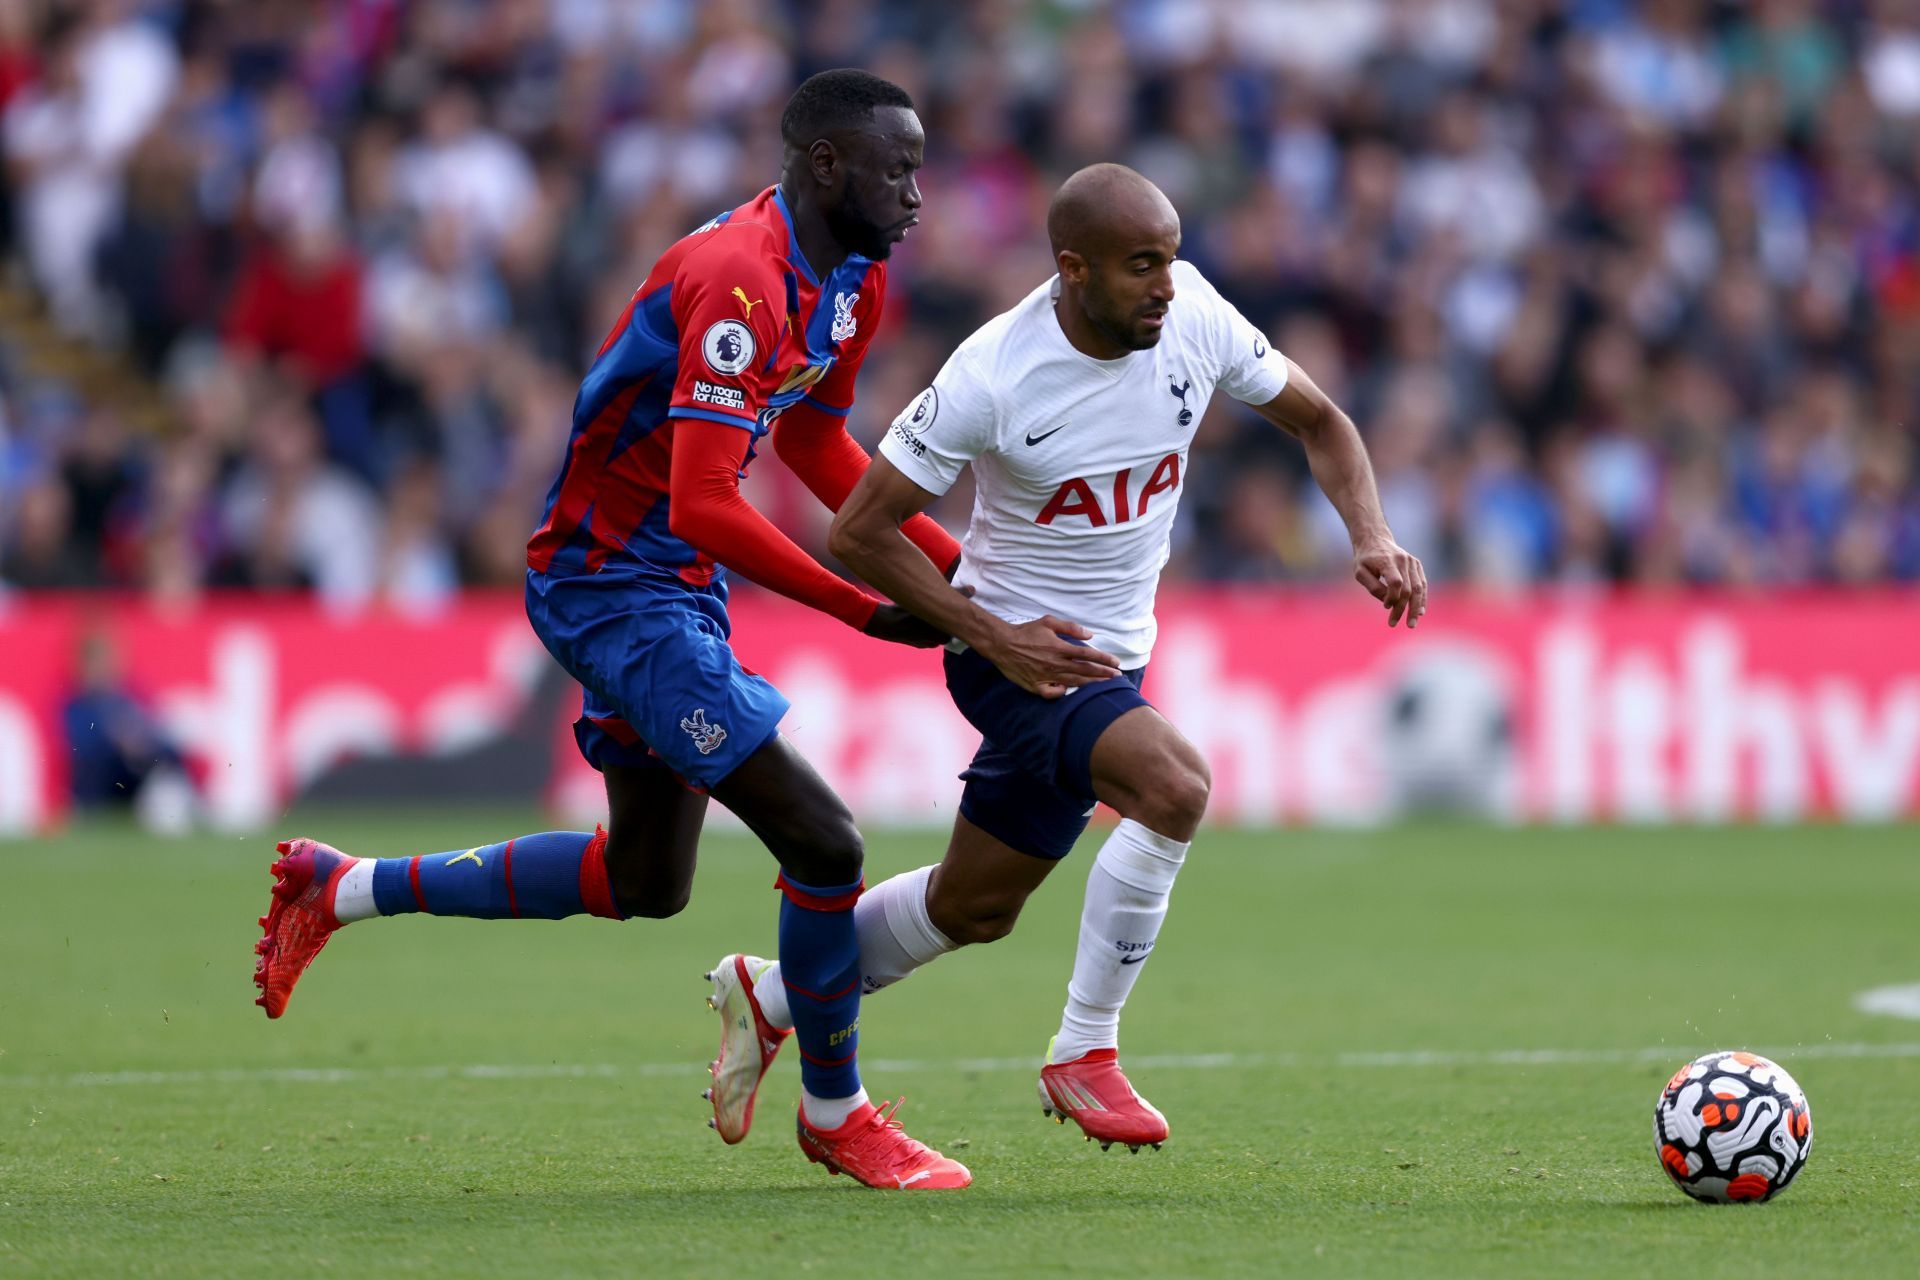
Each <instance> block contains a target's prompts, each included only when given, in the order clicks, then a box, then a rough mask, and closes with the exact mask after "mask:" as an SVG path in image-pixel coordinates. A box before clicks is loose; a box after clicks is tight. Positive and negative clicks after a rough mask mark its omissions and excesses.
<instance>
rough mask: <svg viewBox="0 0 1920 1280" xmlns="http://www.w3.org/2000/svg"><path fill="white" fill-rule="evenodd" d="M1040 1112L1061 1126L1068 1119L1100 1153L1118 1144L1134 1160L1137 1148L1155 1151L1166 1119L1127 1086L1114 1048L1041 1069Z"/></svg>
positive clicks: (1162, 1138) (1164, 1131)
mask: <svg viewBox="0 0 1920 1280" xmlns="http://www.w3.org/2000/svg"><path fill="white" fill-rule="evenodd" d="M1048 1049H1049V1053H1048V1055H1047V1056H1048V1057H1052V1056H1053V1055H1052V1053H1051V1049H1052V1046H1051V1045H1049V1046H1048ZM1040 1109H1041V1110H1042V1111H1043V1112H1045V1113H1046V1114H1047V1115H1049V1116H1051V1117H1053V1118H1054V1119H1055V1120H1056V1121H1058V1122H1059V1123H1061V1124H1065V1123H1066V1122H1067V1120H1068V1119H1069V1118H1071V1119H1072V1120H1073V1122H1074V1123H1075V1124H1077V1125H1079V1126H1080V1131H1081V1132H1082V1133H1084V1134H1086V1135H1087V1140H1088V1141H1089V1142H1097V1143H1099V1144H1100V1149H1101V1150H1102V1151H1105V1150H1106V1149H1107V1148H1108V1147H1110V1146H1112V1145H1113V1144H1114V1143H1116V1142H1120V1143H1125V1144H1126V1146H1127V1149H1128V1150H1130V1151H1132V1152H1133V1153H1134V1154H1136V1155H1138V1154H1139V1152H1140V1148H1141V1147H1147V1146H1150V1147H1152V1148H1153V1149H1154V1150H1156V1151H1158V1150H1159V1149H1160V1144H1161V1143H1163V1142H1165V1141H1166V1140H1167V1118H1166V1117H1165V1116H1163V1115H1161V1114H1160V1113H1159V1111H1157V1110H1155V1109H1154V1106H1153V1104H1152V1103H1151V1102H1148V1101H1147V1100H1146V1099H1145V1098H1143V1097H1141V1096H1140V1095H1139V1094H1137V1093H1135V1092H1134V1091H1133V1086H1132V1085H1130V1084H1128V1083H1127V1077H1126V1076H1125V1075H1124V1074H1123V1073H1122V1072H1121V1070H1120V1051H1119V1050H1117V1049H1094V1050H1092V1051H1091V1052H1089V1053H1085V1054H1082V1055H1081V1056H1080V1057H1078V1058H1075V1059H1074V1060H1073V1061H1072V1062H1050V1063H1048V1064H1047V1065H1046V1066H1044V1067H1041V1068H1040Z"/></svg>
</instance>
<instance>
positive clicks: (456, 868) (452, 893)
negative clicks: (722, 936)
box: [373, 831, 623, 920]
mask: <svg viewBox="0 0 1920 1280" xmlns="http://www.w3.org/2000/svg"><path fill="white" fill-rule="evenodd" d="M606 847H607V836H606V833H605V832H604V831H593V832H586V831H543V832H541V833H540V834H539V835H532V836H515V837H514V838H513V839H511V840H507V841H504V842H502V843H500V844H486V845H479V846H477V847H475V848H472V849H455V850H450V851H448V852H446V853H433V854H427V855H425V856H422V857H418V858H381V859H378V860H377V861H376V862H375V863H374V868H373V903H374V906H375V907H377V908H379V911H380V914H381V915H383V916H393V915H401V914H404V913H406V912H409V911H422V912H425V913H427V914H428V915H436V916H468V917H471V918H474V919H479V920H508V919H513V920H519V919H528V920H561V919H564V918H565V917H567V916H577V915H581V914H586V913H591V914H593V915H596V916H607V917H610V918H612V919H615V920H619V919H622V918H623V917H622V916H621V915H620V912H619V910H618V908H616V907H615V906H614V902H613V892H612V889H611V888H610V886H609V885H608V882H607V862H606Z"/></svg>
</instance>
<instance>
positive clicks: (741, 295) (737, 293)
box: [733, 285, 766, 320]
mask: <svg viewBox="0 0 1920 1280" xmlns="http://www.w3.org/2000/svg"><path fill="white" fill-rule="evenodd" d="M733 296H734V297H736V298H738V299H740V305H741V306H743V307H745V308H746V309H747V318H748V319H749V320H751V319H752V318H753V309H754V308H755V307H757V306H759V305H760V304H761V303H763V302H765V301H766V299H765V298H755V299H754V300H753V301H751V302H749V301H747V291H746V290H745V289H742V288H741V287H740V286H739V285H735V286H733Z"/></svg>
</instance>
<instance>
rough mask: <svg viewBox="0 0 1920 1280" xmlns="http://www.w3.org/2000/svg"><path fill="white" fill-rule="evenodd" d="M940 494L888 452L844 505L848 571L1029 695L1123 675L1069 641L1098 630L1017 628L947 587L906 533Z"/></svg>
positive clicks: (1064, 624)
mask: <svg viewBox="0 0 1920 1280" xmlns="http://www.w3.org/2000/svg"><path fill="white" fill-rule="evenodd" d="M936 496H937V495H935V494H933V493H931V492H929V491H928V490H926V489H923V488H921V487H920V486H919V485H917V484H915V483H914V482H913V481H911V480H909V479H907V477H906V476H905V475H903V474H901V472H900V470H899V468H897V467H895V466H894V465H893V463H891V462H889V461H888V460H887V458H886V456H885V455H884V454H882V455H881V456H880V457H878V458H875V459H874V460H873V465H872V466H870V467H868V468H867V471H866V474H865V475H863V476H861V477H860V482H859V483H858V484H856V485H855V486H854V488H853V492H852V493H850V494H849V495H847V500H846V501H845V502H844V503H842V504H841V507H840V511H839V514H838V515H836V516H835V517H834V519H833V530H832V532H831V533H830V534H828V537H827V547H828V549H829V550H831V551H832V552H833V554H834V555H836V556H838V557H839V558H840V559H841V561H843V562H844V563H845V564H846V566H847V567H848V568H850V569H852V570H853V571H854V572H855V573H857V574H859V575H860V576H861V577H862V578H864V579H866V580H867V581H868V582H870V583H872V584H873V585H874V586H876V587H878V588H879V589H880V590H882V591H884V592H885V593H886V594H887V595H889V596H891V597H893V598H894V599H895V600H898V601H899V602H900V603H901V604H902V605H905V606H906V607H907V608H908V609H910V610H912V611H913V613H915V614H916V615H918V616H919V617H920V618H922V619H924V620H925V621H926V622H927V623H929V624H930V625H931V626H932V627H933V628H934V629H935V630H937V631H943V632H946V633H947V634H949V635H953V636H955V637H958V638H959V639H960V640H962V641H964V642H965V643H966V644H967V645H968V646H969V647H970V648H972V649H975V650H977V651H978V652H979V653H980V654H981V655H982V656H983V657H985V658H986V659H987V660H988V661H990V662H992V663H993V664H994V665H995V666H997V667H999V668H1000V670H1001V671H1002V672H1004V673H1005V674H1006V676H1007V678H1008V679H1009V680H1012V681H1013V682H1014V683H1015V684H1018V685H1019V686H1020V687H1021V688H1023V689H1025V690H1027V691H1028V692H1029V693H1037V694H1039V695H1040V696H1041V697H1044V698H1057V697H1059V696H1060V695H1061V694H1063V693H1065V692H1066V691H1067V690H1068V689H1069V688H1075V687H1078V686H1080V685H1083V684H1092V683H1093V682H1095V681H1097V680H1111V679H1113V678H1114V677H1115V676H1118V675H1119V674H1120V667H1119V664H1118V662H1116V661H1115V660H1114V658H1113V656H1112V655H1111V654H1106V653H1102V652H1101V651H1100V650H1098V649H1095V648H1092V647H1091V646H1088V645H1084V644H1074V643H1072V641H1071V640H1068V639H1063V638H1062V637H1069V636H1070V637H1072V638H1073V639H1075V640H1088V639H1091V638H1092V633H1091V632H1089V631H1088V630H1087V629H1086V628H1085V627H1082V626H1081V625H1079V624H1078V623H1075V622H1068V621H1067V620H1065V619H1064V618H1056V617H1053V616H1051V615H1049V616H1047V617H1044V618H1041V619H1039V620H1038V621H1035V622H1028V623H1024V624H1022V625H1020V626H1015V625H1013V624H1012V623H1009V622H1004V621H1002V620H1001V619H999V618H996V617H994V616H993V615H992V614H991V613H988V612H987V611H986V610H985V609H982V608H981V607H980V606H979V605H977V604H975V603H973V601H972V600H970V599H968V598H967V596H966V594H965V593H963V592H960V591H956V590H954V589H953V587H952V586H950V585H948V583H947V582H946V580H945V579H944V578H942V577H941V575H940V571H939V570H937V569H935V568H934V567H933V564H932V562H931V561H929V560H928V559H927V558H926V556H924V555H922V554H921V553H920V551H919V549H918V548H916V547H915V546H914V545H913V544H912V543H911V542H909V541H908V540H907V538H906V536H905V535H904V534H903V533H901V531H900V526H901V525H902V524H903V523H904V522H906V521H907V520H908V519H910V518H911V517H913V516H914V515H916V514H918V513H919V512H920V511H922V510H923V509H925V507H926V506H927V504H928V503H930V502H932V501H933V500H934V498H935V497H936Z"/></svg>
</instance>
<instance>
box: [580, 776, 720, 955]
mask: <svg viewBox="0 0 1920 1280" xmlns="http://www.w3.org/2000/svg"><path fill="white" fill-rule="evenodd" d="M600 771H601V774H602V776H603V777H604V778H605V779H606V784H607V853H606V859H607V880H608V882H609V884H610V885H611V887H612V889H613V894H614V901H615V903H616V904H617V905H618V906H619V907H620V910H621V912H622V913H623V914H625V915H629V916H635V915H639V916H652V917H664V916H670V915H674V914H676V913H678V912H679V911H680V910H681V909H682V908H683V907H685V906H686V905H687V899H688V898H689V897H690V896H691V895H692V893H693V871H694V866H695V864H696V863H697V861H698V859H699V854H700V830H701V827H702V826H703V825H704V824H705V821H706V816H707V797H706V796H705V795H703V794H702V793H700V792H698V791H694V790H692V789H690V788H688V787H687V786H686V785H685V784H684V783H682V782H681V781H680V780H679V779H678V778H676V777H674V775H673V774H672V773H671V772H670V771H669V770H667V769H665V768H662V767H660V766H658V765H655V766H653V767H640V766H635V765H626V764H611V763H609V764H604V765H602V766H601V770H600Z"/></svg>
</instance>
